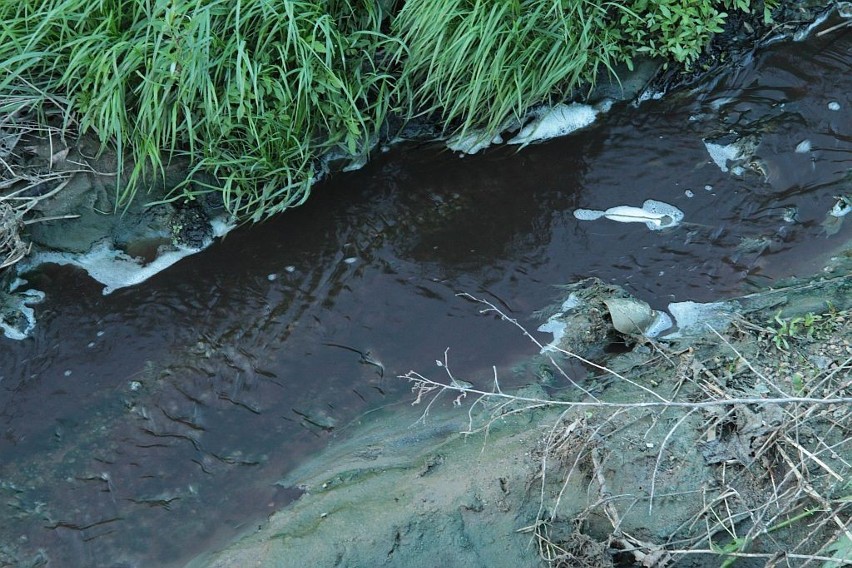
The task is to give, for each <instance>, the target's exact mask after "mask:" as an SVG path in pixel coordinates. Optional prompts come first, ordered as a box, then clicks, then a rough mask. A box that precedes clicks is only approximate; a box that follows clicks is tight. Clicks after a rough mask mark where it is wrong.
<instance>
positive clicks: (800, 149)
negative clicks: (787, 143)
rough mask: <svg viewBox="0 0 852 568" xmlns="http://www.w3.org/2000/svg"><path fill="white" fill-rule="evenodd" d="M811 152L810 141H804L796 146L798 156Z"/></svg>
mask: <svg viewBox="0 0 852 568" xmlns="http://www.w3.org/2000/svg"><path fill="white" fill-rule="evenodd" d="M810 151H811V141H810V140H802V141H801V142H799V144H798V145H797V146H796V153H797V154H807V153H808V152H810Z"/></svg>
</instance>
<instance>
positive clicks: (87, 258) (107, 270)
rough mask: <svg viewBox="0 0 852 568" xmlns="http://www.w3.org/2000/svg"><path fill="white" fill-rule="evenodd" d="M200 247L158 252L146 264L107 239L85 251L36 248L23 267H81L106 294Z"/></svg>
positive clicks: (164, 266) (130, 284)
mask: <svg viewBox="0 0 852 568" xmlns="http://www.w3.org/2000/svg"><path fill="white" fill-rule="evenodd" d="M199 250H201V249H196V248H189V247H176V249H175V250H172V251H167V252H164V253H161V254H160V255H159V256H158V257H157V258H156V259H154V260H153V261H152V262H150V263H148V264H142V263H141V262H140V260H139V259H138V258H134V257H131V256H129V255H127V254H125V253H124V252H122V251H120V250H116V249H115V248H113V246H112V244H111V243H109V242H101V243H98V244H97V245H95V246H94V247H92V249H91V250H89V252H87V253H85V254H74V253H68V252H39V253H36V254H35V255H33V257H32V258H31V259H30V260H29V261H28V262H27V264H26V266H25V268H26V269H28V268H32V267H35V266H38V265H40V264H45V263H49V262H50V263H54V264H62V265H71V266H77V267H79V268H82V269H83V270H85V271H86V272H88V273H89V276H91V277H92V278H94V279H95V280H97V281H98V282H100V283H101V284H103V285H104V289H103V294H104V295H105V296H106V295H107V294H110V293H112V292H114V291H115V290H118V289H120V288H127V287H128V286H134V285H136V284H140V283H142V282H144V281H145V280H147V279H148V278H150V277H152V276H154V275H155V274H157V273H158V272H162V271H163V270H165V269H166V268H168V267H170V266H171V265H173V264H174V263H176V262H178V261H179V260H180V259H182V258H185V257H187V256H189V255H191V254H195V253H197V252H198V251H199Z"/></svg>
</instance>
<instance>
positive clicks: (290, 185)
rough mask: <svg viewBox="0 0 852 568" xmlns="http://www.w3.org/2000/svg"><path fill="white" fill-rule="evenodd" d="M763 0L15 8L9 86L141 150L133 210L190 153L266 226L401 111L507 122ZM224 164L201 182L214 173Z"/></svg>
mask: <svg viewBox="0 0 852 568" xmlns="http://www.w3.org/2000/svg"><path fill="white" fill-rule="evenodd" d="M750 5H751V3H750V2H749V1H748V0H736V1H732V0H705V1H703V2H682V1H680V0H650V1H649V0H630V1H627V2H621V3H619V2H602V1H590V0H559V1H557V0H528V1H524V2H520V1H518V0H496V1H493V2H485V1H481V0H428V1H427V0H411V1H408V2H404V3H403V2H394V1H393V0H382V1H378V2H377V1H374V0H287V1H269V0H213V1H210V0H21V1H19V2H11V1H4V2H0V96H3V95H5V94H7V93H9V92H10V91H12V90H14V89H16V88H18V87H19V86H20V85H24V84H30V85H38V86H39V88H40V89H42V90H43V91H45V92H49V93H55V94H57V95H58V96H62V97H64V98H66V99H67V101H68V104H69V107H68V108H69V115H67V116H66V119H67V120H71V119H73V120H75V121H76V122H77V123H78V125H79V131H80V132H81V133H85V132H86V131H94V132H95V133H97V135H98V136H99V138H100V140H101V143H102V144H103V148H104V149H107V148H110V149H112V150H114V151H115V152H117V153H118V154H119V155H122V156H125V157H126V164H127V166H126V171H122V172H120V173H121V174H123V175H122V177H120V178H119V179H121V180H122V181H121V183H119V185H118V187H117V189H116V203H117V207H119V208H120V207H121V206H123V205H126V204H127V203H128V202H129V201H130V200H131V199H132V198H133V196H134V195H135V193H136V191H137V190H138V189H139V188H140V187H144V185H145V183H146V182H147V181H148V179H149V178H150V177H151V176H156V175H159V174H162V172H163V169H164V168H165V167H166V166H167V165H168V164H169V162H170V161H171V160H172V159H173V158H174V157H175V156H177V155H180V154H185V155H188V156H189V157H190V161H191V163H192V164H193V165H194V169H193V171H192V172H191V173H190V175H189V177H188V179H187V180H186V182H185V183H184V184H182V185H181V186H180V187H179V188H178V191H177V192H176V193H175V194H174V198H183V199H193V198H195V197H198V196H199V195H201V194H204V193H208V192H214V193H218V194H219V195H221V197H222V200H223V201H224V203H225V206H226V208H227V209H228V211H229V212H230V213H232V214H233V215H234V216H235V217H238V218H241V219H243V220H250V221H258V220H261V219H263V218H265V217H268V216H270V215H273V214H275V213H278V212H280V211H283V210H285V209H287V208H288V207H293V206H296V205H299V204H301V203H303V202H304V200H305V199H306V198H307V196H308V194H309V192H310V188H311V185H312V184H313V182H314V180H315V179H316V178H317V176H318V174H319V173H320V172H321V171H322V167H323V166H322V159H323V157H325V156H327V155H329V154H334V153H337V154H341V153H342V154H343V155H361V154H364V153H366V152H368V151H369V150H370V149H371V148H372V146H373V145H374V143H375V140H376V138H377V136H378V133H379V130H380V128H381V126H382V125H383V123H384V122H385V119H386V118H387V116H388V114H389V113H391V112H393V113H397V114H398V115H399V116H400V117H401V118H402V119H403V120H406V119H409V118H411V117H413V116H417V115H421V114H429V115H431V116H433V117H435V118H436V120H438V121H439V123H440V124H441V125H443V126H444V129H445V130H447V131H456V130H462V131H465V130H468V129H470V128H473V127H477V128H484V129H485V130H486V132H487V133H489V134H493V133H495V132H496V131H498V130H499V129H500V128H501V126H502V125H503V124H505V122H506V121H507V120H519V119H520V118H521V117H523V116H524V115H525V113H526V112H527V111H528V110H529V109H530V108H531V107H533V106H535V105H538V104H541V103H546V102H553V101H560V100H564V99H566V98H570V97H573V96H574V95H575V94H576V93H578V92H586V91H587V89H588V88H589V87H591V86H592V85H594V84H595V82H596V81H597V79H598V77H599V76H600V75H601V74H602V73H612V72H613V69H614V68H615V66H616V65H617V64H619V63H625V64H627V65H630V64H632V61H633V58H634V57H636V56H637V55H640V54H643V53H644V54H649V55H653V56H659V57H662V58H668V59H670V60H673V61H678V62H681V63H685V64H689V63H690V62H692V61H694V60H695V59H696V58H697V57H698V56H699V54H700V53H701V51H702V49H703V48H704V46H705V44H706V43H707V41H708V40H709V38H710V37H711V36H712V34H713V33H716V32H718V31H719V30H720V29H721V28H720V26H721V24H722V22H724V20H725V17H726V13H725V12H724V11H723V10H724V9H725V8H726V7H727V8H729V9H740V10H748V9H749V7H750ZM202 171H203V172H206V173H208V174H212V178H209V177H208V178H206V179H215V180H216V181H215V182H214V183H208V184H206V185H205V184H203V183H200V182H199V180H200V179H202V178H203V177H202V176H198V175H196V174H198V173H200V172H202Z"/></svg>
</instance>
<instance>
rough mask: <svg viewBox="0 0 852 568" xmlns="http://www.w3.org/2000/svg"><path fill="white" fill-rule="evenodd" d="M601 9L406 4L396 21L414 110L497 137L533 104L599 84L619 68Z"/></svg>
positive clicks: (551, 2)
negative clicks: (604, 71) (605, 71)
mask: <svg viewBox="0 0 852 568" xmlns="http://www.w3.org/2000/svg"><path fill="white" fill-rule="evenodd" d="M607 17H608V13H607V10H606V9H604V8H603V7H601V5H600V3H599V2H586V1H576V0H573V1H572V0H569V1H564V2H562V1H558V0H529V1H527V2H519V1H500V0H498V1H494V2H485V1H477V0H432V1H430V2H425V1H421V2H416V1H415V2H406V4H405V6H404V7H403V8H402V10H401V11H400V13H399V14H398V15H397V17H396V18H395V19H394V22H393V31H394V33H395V34H396V35H398V36H399V37H400V39H401V40H402V44H403V45H404V46H405V53H404V54H402V55H401V57H403V58H404V61H405V64H404V66H403V71H402V79H403V80H402V81H401V85H403V86H405V87H406V88H410V89H411V91H410V96H411V98H412V101H413V106H414V108H416V109H418V110H420V111H422V112H427V113H439V114H440V115H441V116H442V117H443V119H444V120H445V121H446V122H447V124H448V125H454V126H457V127H458V128H460V129H461V130H462V131H466V130H467V129H469V128H472V127H484V128H485V129H486V130H487V131H489V132H494V131H495V130H497V129H499V128H500V126H501V125H502V124H503V123H504V122H505V121H506V120H507V119H512V118H515V119H520V118H521V117H522V116H523V115H524V114H525V113H526V111H527V110H528V109H529V108H530V107H531V106H532V105H534V104H537V103H540V102H543V101H546V100H548V99H551V98H556V99H562V98H564V97H566V96H569V95H570V94H571V93H572V92H573V90H574V89H575V88H576V87H577V86H578V85H580V84H583V83H585V84H587V85H592V84H594V82H595V80H596V79H597V76H598V73H599V72H600V71H601V70H602V69H611V68H612V66H613V64H614V63H615V62H616V58H615V57H614V56H613V55H614V54H613V52H612V51H613V49H614V48H616V47H617V46H616V45H615V44H614V43H613V42H612V40H611V38H610V32H609V29H608V28H607V26H606V19H607Z"/></svg>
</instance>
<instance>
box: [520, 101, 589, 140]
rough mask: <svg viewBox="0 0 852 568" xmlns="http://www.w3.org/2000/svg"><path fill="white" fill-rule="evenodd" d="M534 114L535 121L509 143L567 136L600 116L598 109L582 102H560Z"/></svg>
mask: <svg viewBox="0 0 852 568" xmlns="http://www.w3.org/2000/svg"><path fill="white" fill-rule="evenodd" d="M532 116H533V117H534V118H533V121H532V122H530V123H529V124H527V125H526V126H524V127H523V128H522V129H521V131H520V132H519V133H518V135H517V136H515V137H514V138H512V139H511V140H509V144H529V143H530V142H535V141H538V140H548V139H550V138H556V137H559V136H565V135H566V134H570V133H571V132H574V131H575V130H579V129H581V128H585V127H586V126H588V125H590V124H592V123H593V122H594V121H595V118H597V116H598V110H597V109H595V108H594V107H591V106H589V105H584V104H580V103H571V104H570V105H565V104H559V105H556V106H554V107H550V108H543V109H539V110H536V111H534V112H533V113H532Z"/></svg>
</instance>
